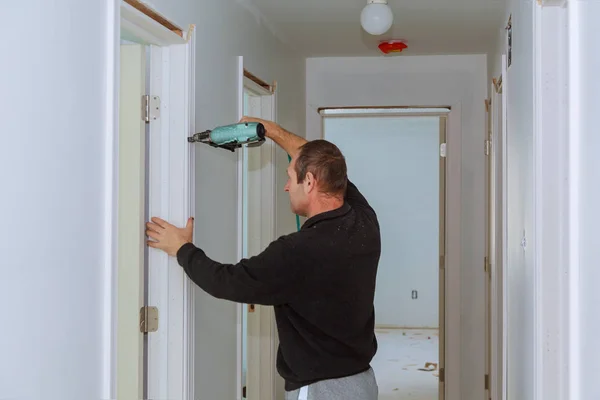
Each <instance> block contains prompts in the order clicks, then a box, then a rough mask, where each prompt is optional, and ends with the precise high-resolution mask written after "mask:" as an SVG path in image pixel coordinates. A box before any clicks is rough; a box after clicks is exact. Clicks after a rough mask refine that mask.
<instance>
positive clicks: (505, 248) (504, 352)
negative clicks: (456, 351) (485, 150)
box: [501, 54, 509, 400]
mask: <svg viewBox="0 0 600 400" xmlns="http://www.w3.org/2000/svg"><path fill="white" fill-rule="evenodd" d="M507 75H508V73H507V56H506V54H503V55H502V116H501V118H502V271H503V284H502V376H503V377H504V379H502V400H508V293H509V291H508V285H509V279H508V140H507V132H508V112H507V98H508V93H509V92H508V76H507Z"/></svg>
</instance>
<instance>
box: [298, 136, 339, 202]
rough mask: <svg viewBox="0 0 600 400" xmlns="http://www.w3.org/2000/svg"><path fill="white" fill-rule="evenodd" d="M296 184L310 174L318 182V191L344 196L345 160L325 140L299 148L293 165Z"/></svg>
mask: <svg viewBox="0 0 600 400" xmlns="http://www.w3.org/2000/svg"><path fill="white" fill-rule="evenodd" d="M295 170H296V175H297V179H298V183H302V182H304V178H306V174H307V173H309V172H310V173H312V174H313V175H314V176H315V178H316V180H317V182H319V188H318V189H319V191H320V192H323V193H326V194H330V195H333V196H344V195H345V194H346V187H347V186H348V173H347V169H346V159H345V158H344V155H343V154H342V152H341V151H340V149H339V148H338V147H337V146H336V145H335V144H333V143H331V142H328V141H327V140H313V141H310V142H307V143H305V144H304V145H303V146H302V147H300V152H299V153H298V158H297V159H296V165H295Z"/></svg>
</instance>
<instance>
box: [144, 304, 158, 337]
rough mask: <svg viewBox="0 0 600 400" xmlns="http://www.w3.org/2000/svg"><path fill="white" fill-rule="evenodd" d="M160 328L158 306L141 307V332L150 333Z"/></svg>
mask: <svg viewBox="0 0 600 400" xmlns="http://www.w3.org/2000/svg"><path fill="white" fill-rule="evenodd" d="M157 330H158V307H148V306H145V307H142V308H140V332H142V333H149V332H156V331H157Z"/></svg>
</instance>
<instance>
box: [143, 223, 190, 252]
mask: <svg viewBox="0 0 600 400" xmlns="http://www.w3.org/2000/svg"><path fill="white" fill-rule="evenodd" d="M151 220H152V222H148V223H147V224H146V227H147V228H148V229H147V230H146V235H147V236H148V237H149V238H150V239H153V240H148V246H150V247H153V248H155V249H159V250H162V251H164V252H165V253H167V254H168V255H170V256H174V257H175V256H177V252H178V251H179V249H180V248H181V247H182V246H183V245H184V244H186V243H192V238H193V236H194V219H193V218H189V219H188V222H187V225H186V226H185V228H178V227H176V226H175V225H171V224H170V223H168V222H167V221H164V220H162V219H160V218H157V217H153V218H152V219H151Z"/></svg>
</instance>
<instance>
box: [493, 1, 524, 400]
mask: <svg viewBox="0 0 600 400" xmlns="http://www.w3.org/2000/svg"><path fill="white" fill-rule="evenodd" d="M533 7H534V3H532V2H526V1H519V0H511V1H509V3H508V5H507V12H506V18H505V21H507V22H508V17H509V15H510V14H511V13H512V27H513V50H512V64H511V66H510V68H509V69H508V72H507V76H506V77H504V87H505V95H506V96H507V118H508V120H507V152H508V160H507V168H508V175H507V185H508V187H507V188H506V190H507V191H508V205H507V206H508V215H507V218H508V219H507V223H508V238H507V248H508V255H507V271H505V275H504V276H505V284H506V285H507V286H508V295H507V296H508V310H507V313H508V323H507V325H508V326H507V327H506V329H507V335H508V355H507V357H508V360H507V362H508V376H507V382H508V389H507V390H508V398H518V399H532V398H534V391H533V390H534V389H533V388H534V380H533V378H534V373H533V366H534V349H533V343H534V342H533V340H534V322H535V319H534V294H535V285H534V274H533V271H534V257H533V256H534V251H535V248H534V246H535V240H534V236H533V233H534V232H533V218H534V208H533V202H534V197H533V193H534V182H533V133H534V130H533V129H534V126H533V123H534V108H533V94H534V79H533V78H534V56H533V53H534V49H533V43H534V37H533V26H534V22H533ZM505 41H506V31H505V30H504V29H499V32H498V43H497V49H496V52H495V53H494V55H493V57H491V58H492V59H493V66H492V68H491V71H492V73H493V76H494V77H498V76H499V75H500V74H501V55H502V54H503V53H505V52H506V51H505ZM490 81H491V77H490ZM523 237H525V238H526V247H525V248H523V247H522V245H521V244H522V239H523Z"/></svg>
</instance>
